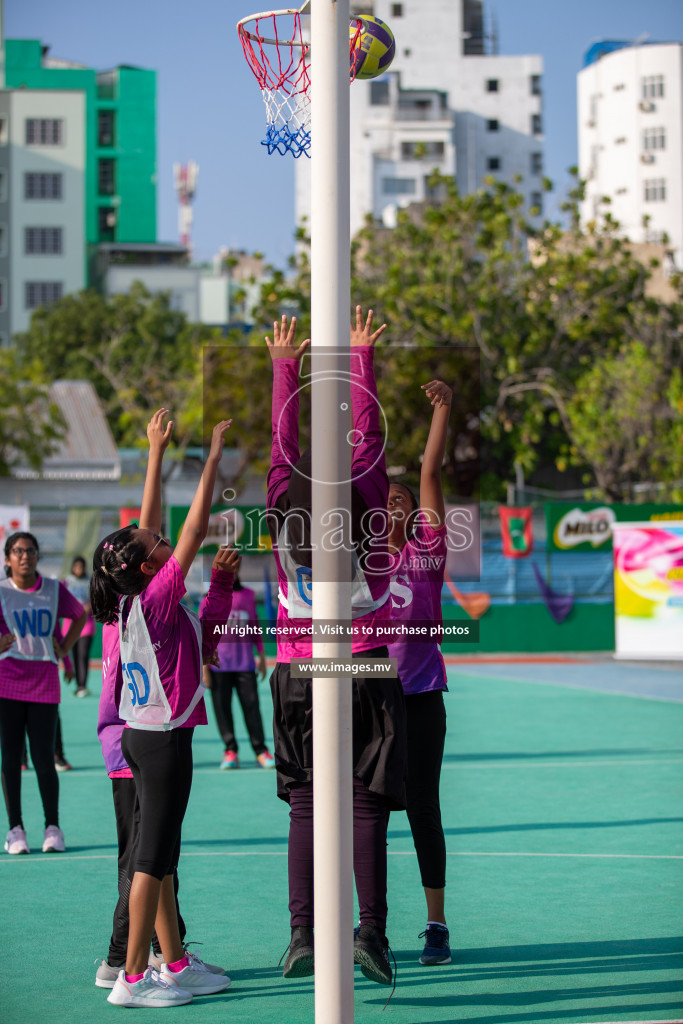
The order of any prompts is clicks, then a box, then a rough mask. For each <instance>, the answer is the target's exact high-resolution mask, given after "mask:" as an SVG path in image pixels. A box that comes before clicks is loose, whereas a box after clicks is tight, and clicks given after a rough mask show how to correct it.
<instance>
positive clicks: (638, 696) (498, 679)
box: [449, 666, 683, 704]
mask: <svg viewBox="0 0 683 1024" xmlns="http://www.w3.org/2000/svg"><path fill="white" fill-rule="evenodd" d="M449 667H450V666H449ZM462 674H463V675H467V673H466V672H463V673H462ZM469 678H470V679H486V680H488V681H489V682H494V683H529V684H532V685H533V686H557V687H560V688H561V689H564V690H581V691H583V693H603V694H606V695H607V696H608V697H631V698H632V699H633V700H654V701H657V702H658V703H660V704H683V697H653V696H651V695H650V694H649V693H629V692H627V691H625V690H603V689H601V688H600V687H599V686H585V685H584V686H581V685H580V684H578V683H566V682H564V681H556V680H550V679H518V678H516V677H515V676H506V675H500V676H489V675H484V674H483V673H480V672H473V673H471V674H470V676H469Z"/></svg>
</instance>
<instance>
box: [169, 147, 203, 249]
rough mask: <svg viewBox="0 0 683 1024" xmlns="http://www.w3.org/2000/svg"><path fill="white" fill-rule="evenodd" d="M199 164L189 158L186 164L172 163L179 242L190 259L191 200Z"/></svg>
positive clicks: (195, 186)
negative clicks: (176, 198) (176, 195)
mask: <svg viewBox="0 0 683 1024" xmlns="http://www.w3.org/2000/svg"><path fill="white" fill-rule="evenodd" d="M198 177H199V165H198V164H196V163H194V161H193V160H190V162H189V163H188V164H173V179H174V183H175V190H176V192H177V193H178V232H179V234H180V244H181V245H183V246H185V248H186V249H187V255H188V259H192V200H193V199H194V194H195V191H196V188H197V178H198Z"/></svg>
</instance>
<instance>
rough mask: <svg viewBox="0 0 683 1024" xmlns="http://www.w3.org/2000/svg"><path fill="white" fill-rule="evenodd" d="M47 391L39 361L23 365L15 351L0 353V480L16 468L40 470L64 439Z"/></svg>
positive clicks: (59, 419) (60, 416)
mask: <svg viewBox="0 0 683 1024" xmlns="http://www.w3.org/2000/svg"><path fill="white" fill-rule="evenodd" d="M48 387H49V385H48V381H47V380H46V377H45V374H44V372H43V368H42V366H41V365H40V363H39V362H38V361H37V360H35V359H34V360H31V361H30V362H28V361H26V362H22V363H20V362H19V360H18V358H17V353H16V351H15V350H14V349H9V348H6V349H0V476H9V474H10V472H11V470H12V469H13V468H15V467H16V466H26V465H28V466H29V467H30V468H31V469H35V470H39V469H40V467H41V465H42V462H43V459H44V458H46V457H47V456H49V455H51V454H52V453H53V452H54V451H55V449H56V448H57V446H58V443H59V440H60V439H61V438H62V437H63V436H64V427H65V423H64V419H63V417H62V414H61V412H60V410H59V407H58V406H57V404H56V403H55V402H52V401H51V400H50V396H49V392H48Z"/></svg>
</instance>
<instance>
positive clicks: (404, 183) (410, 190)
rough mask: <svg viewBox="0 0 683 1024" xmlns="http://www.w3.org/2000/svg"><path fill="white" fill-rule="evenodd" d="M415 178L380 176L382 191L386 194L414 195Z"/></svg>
mask: <svg viewBox="0 0 683 1024" xmlns="http://www.w3.org/2000/svg"><path fill="white" fill-rule="evenodd" d="M415 185H416V183H415V178H382V191H383V192H384V194H385V195H387V196H412V195H415Z"/></svg>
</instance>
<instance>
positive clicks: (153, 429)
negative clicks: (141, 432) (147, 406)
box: [147, 409, 173, 455]
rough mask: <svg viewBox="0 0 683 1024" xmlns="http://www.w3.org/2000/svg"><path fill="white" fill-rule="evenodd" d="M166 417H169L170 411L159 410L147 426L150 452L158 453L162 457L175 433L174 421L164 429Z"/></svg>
mask: <svg viewBox="0 0 683 1024" xmlns="http://www.w3.org/2000/svg"><path fill="white" fill-rule="evenodd" d="M166 416H168V409H157V411H156V412H155V413H154V415H153V416H152V418H151V420H150V421H149V423H148V424H147V437H148V439H149V447H150V451H157V452H159V453H160V454H162V455H163V453H164V452H165V451H166V449H167V448H168V445H169V442H170V440H171V434H172V433H173V420H169V421H168V423H167V424H166V426H165V427H164V418H165V417H166Z"/></svg>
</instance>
